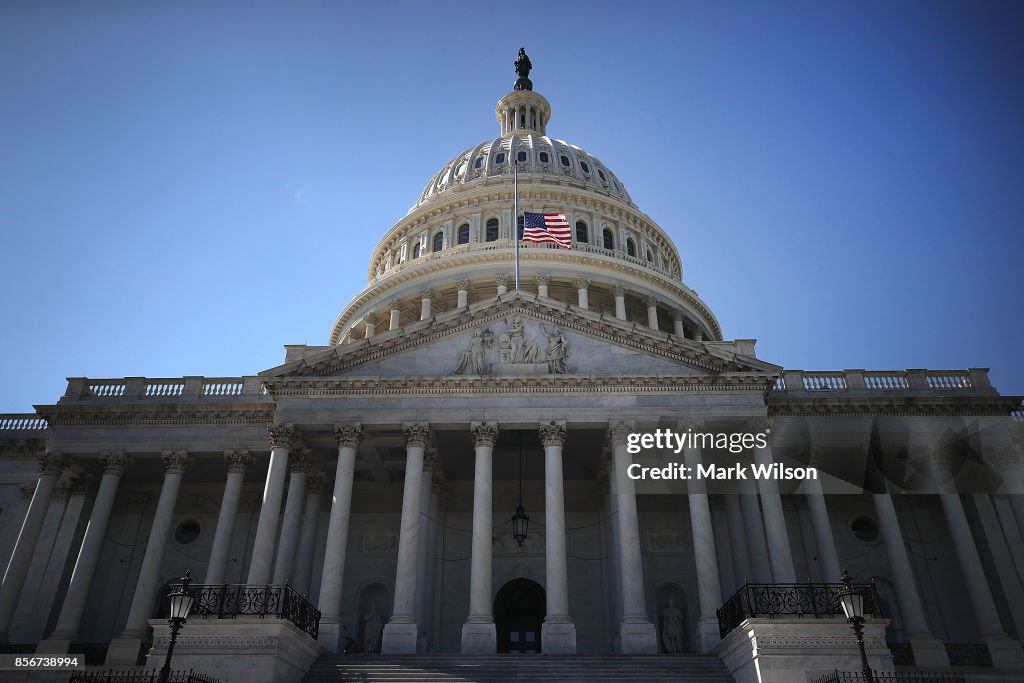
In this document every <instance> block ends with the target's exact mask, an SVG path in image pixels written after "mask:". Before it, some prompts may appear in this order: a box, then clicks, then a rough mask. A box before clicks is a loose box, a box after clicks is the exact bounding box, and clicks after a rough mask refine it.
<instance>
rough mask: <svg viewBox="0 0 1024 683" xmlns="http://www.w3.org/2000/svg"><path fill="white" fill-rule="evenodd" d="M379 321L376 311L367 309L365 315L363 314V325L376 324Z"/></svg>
mask: <svg viewBox="0 0 1024 683" xmlns="http://www.w3.org/2000/svg"><path fill="white" fill-rule="evenodd" d="M379 322H380V318H378V317H377V313H376V312H375V311H367V312H366V315H364V316H363V324H364V325H376V324H377V323H379Z"/></svg>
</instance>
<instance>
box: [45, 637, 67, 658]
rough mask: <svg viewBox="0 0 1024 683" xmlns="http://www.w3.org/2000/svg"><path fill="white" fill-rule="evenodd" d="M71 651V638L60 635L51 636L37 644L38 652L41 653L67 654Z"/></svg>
mask: <svg viewBox="0 0 1024 683" xmlns="http://www.w3.org/2000/svg"><path fill="white" fill-rule="evenodd" d="M70 651H71V639H70V638H61V637H60V636H50V637H49V638H47V639H46V640H42V641H40V642H39V645H37V646H36V654H39V655H66V654H67V653H69V652H70Z"/></svg>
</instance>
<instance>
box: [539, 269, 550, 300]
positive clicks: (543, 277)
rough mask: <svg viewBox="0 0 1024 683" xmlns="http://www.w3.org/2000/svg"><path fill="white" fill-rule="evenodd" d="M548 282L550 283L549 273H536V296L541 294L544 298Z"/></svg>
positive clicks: (546, 294) (546, 293)
mask: <svg viewBox="0 0 1024 683" xmlns="http://www.w3.org/2000/svg"><path fill="white" fill-rule="evenodd" d="M549 284H551V274H550V273H537V296H542V297H544V298H545V299H546V298H547V296H548V285H549Z"/></svg>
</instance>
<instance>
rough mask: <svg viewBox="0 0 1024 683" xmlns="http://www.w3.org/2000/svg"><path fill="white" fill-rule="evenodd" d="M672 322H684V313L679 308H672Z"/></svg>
mask: <svg viewBox="0 0 1024 683" xmlns="http://www.w3.org/2000/svg"><path fill="white" fill-rule="evenodd" d="M672 320H686V311H684V310H683V309H681V308H673V309H672Z"/></svg>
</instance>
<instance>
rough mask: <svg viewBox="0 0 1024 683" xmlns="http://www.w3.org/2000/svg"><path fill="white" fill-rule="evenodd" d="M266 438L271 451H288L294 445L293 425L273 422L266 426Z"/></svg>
mask: <svg viewBox="0 0 1024 683" xmlns="http://www.w3.org/2000/svg"><path fill="white" fill-rule="evenodd" d="M267 438H268V439H269V440H270V447H271V448H272V449H273V448H289V449H290V448H292V446H293V445H294V444H295V425H293V424H292V423H290V422H275V423H274V424H271V425H267Z"/></svg>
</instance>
